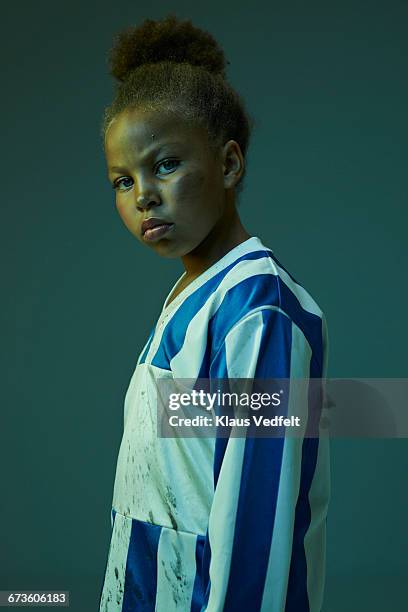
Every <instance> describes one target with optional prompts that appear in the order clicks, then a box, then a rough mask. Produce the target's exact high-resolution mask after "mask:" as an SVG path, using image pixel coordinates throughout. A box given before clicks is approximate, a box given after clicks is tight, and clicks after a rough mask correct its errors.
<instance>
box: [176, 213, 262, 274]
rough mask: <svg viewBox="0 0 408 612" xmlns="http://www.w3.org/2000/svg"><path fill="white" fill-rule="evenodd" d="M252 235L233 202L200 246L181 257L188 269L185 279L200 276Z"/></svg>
mask: <svg viewBox="0 0 408 612" xmlns="http://www.w3.org/2000/svg"><path fill="white" fill-rule="evenodd" d="M250 237H251V236H250V234H248V232H247V231H246V229H245V228H244V226H243V225H242V223H241V219H240V218H239V215H238V212H237V210H236V208H235V205H234V204H232V205H231V206H230V207H229V210H228V211H227V213H226V214H225V215H223V217H222V218H221V219H220V220H219V221H218V222H217V223H216V224H215V226H214V227H213V229H212V230H211V232H210V233H209V234H208V235H207V236H206V238H204V240H203V241H202V242H201V243H200V244H199V245H198V247H196V248H195V249H194V250H193V251H191V252H190V253H188V254H187V255H184V256H183V257H182V258H181V259H182V262H183V265H184V268H185V270H186V277H185V279H184V280H187V279H193V278H195V277H197V276H199V275H200V274H202V273H203V272H204V271H205V270H207V268H209V267H210V266H212V265H213V264H214V263H215V262H216V261H218V260H219V259H221V257H223V256H224V255H225V254H226V253H228V252H229V251H230V250H231V249H233V248H234V247H236V246H238V244H241V242H244V241H245V240H248V238H250Z"/></svg>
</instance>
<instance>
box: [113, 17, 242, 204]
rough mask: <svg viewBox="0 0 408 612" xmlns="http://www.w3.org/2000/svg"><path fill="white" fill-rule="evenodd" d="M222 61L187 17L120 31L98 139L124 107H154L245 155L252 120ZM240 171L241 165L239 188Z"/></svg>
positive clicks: (211, 42)
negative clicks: (112, 92) (111, 87)
mask: <svg viewBox="0 0 408 612" xmlns="http://www.w3.org/2000/svg"><path fill="white" fill-rule="evenodd" d="M226 63H229V62H226V60H225V56H224V52H223V50H222V49H221V48H220V46H219V45H218V43H217V41H216V40H215V39H214V38H213V36H212V35H211V34H210V33H209V32H206V31H204V30H201V29H199V28H197V27H195V26H193V25H192V23H191V20H186V21H180V20H178V19H177V18H176V17H175V16H174V15H168V16H167V17H166V18H165V19H162V20H160V21H153V20H151V19H146V20H145V21H144V22H143V23H142V24H141V25H140V26H138V27H135V26H130V27H128V28H126V29H124V30H122V31H121V32H119V33H118V34H116V36H115V39H114V45H113V47H112V48H111V49H110V51H109V53H108V64H109V69H110V74H111V75H112V76H113V77H114V78H115V79H116V80H117V81H118V83H117V89H116V95H115V97H114V100H113V102H112V103H111V104H110V105H109V106H107V107H106V108H105V111H104V116H103V122H102V128H101V135H102V138H103V139H105V134H106V131H107V129H108V127H109V124H110V122H111V121H112V119H113V118H114V117H115V116H116V115H118V114H119V113H120V112H122V111H123V110H125V109H128V108H141V109H143V110H147V111H156V110H157V111H160V112H162V113H163V112H164V113H166V112H168V113H171V114H173V115H177V116H179V117H182V118H183V119H184V120H186V121H191V122H194V123H196V124H198V125H201V126H203V127H204V128H205V129H206V131H207V133H208V137H209V143H210V146H211V147H214V150H215V149H217V148H218V147H220V146H222V145H223V144H224V143H225V142H227V141H228V140H229V139H233V140H235V141H236V142H237V143H238V144H239V146H240V148H241V151H242V154H243V156H244V158H245V156H246V153H247V150H248V144H249V139H250V133H251V130H252V127H253V124H254V121H253V119H252V118H251V117H250V116H249V115H248V113H247V112H246V110H245V107H244V104H243V101H242V99H241V98H240V96H239V95H238V93H237V92H236V91H235V90H234V89H233V88H232V87H231V86H230V85H229V83H228V82H227V80H226V74H225V67H226ZM244 175H245V169H244V172H243V174H242V176H241V179H240V181H239V184H238V185H237V186H236V189H237V191H238V192H240V191H241V190H242V187H243V178H244Z"/></svg>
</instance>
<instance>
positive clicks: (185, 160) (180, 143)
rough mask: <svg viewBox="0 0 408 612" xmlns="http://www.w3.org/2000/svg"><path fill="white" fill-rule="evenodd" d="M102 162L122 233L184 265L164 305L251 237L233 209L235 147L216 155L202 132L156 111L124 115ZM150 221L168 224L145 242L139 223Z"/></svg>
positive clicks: (238, 168) (238, 156)
mask: <svg viewBox="0 0 408 612" xmlns="http://www.w3.org/2000/svg"><path fill="white" fill-rule="evenodd" d="M160 147H161V148H160ZM105 156H106V162H107V168H108V178H109V181H110V182H111V183H112V184H113V186H114V187H115V194H116V208H117V210H118V212H119V215H120V216H121V218H122V221H123V222H124V224H125V225H126V227H127V228H128V229H129V231H130V232H131V233H132V234H133V235H134V236H135V237H136V238H137V239H138V240H139V241H140V242H142V243H143V244H145V245H147V246H150V247H151V248H152V249H153V250H155V251H156V252H157V253H158V254H159V255H162V256H164V257H180V258H181V260H182V262H183V265H184V268H185V270H186V274H185V276H184V277H183V279H182V281H181V282H180V283H178V285H177V287H176V288H175V291H174V292H173V294H172V296H171V297H170V299H169V300H168V302H167V304H169V303H170V301H172V299H174V298H175V297H176V295H178V293H180V291H182V290H183V289H184V288H185V287H186V286H187V285H188V284H189V283H190V282H191V281H192V280H194V278H196V277H197V276H199V275H200V274H202V273H203V272H204V271H205V270H206V269H207V268H209V267H210V266H211V265H212V264H214V263H215V262H216V261H218V260H219V259H220V258H221V257H223V256H224V255H225V254H226V253H227V252H228V251H230V250H231V249H232V248H234V247H235V246H237V245H238V244H240V243H241V242H244V241H245V240H247V239H248V238H250V234H248V232H247V231H246V230H245V228H244V227H243V225H242V223H241V220H240V218H239V214H238V211H237V209H236V197H235V186H236V184H237V183H238V181H239V179H240V177H241V176H242V173H243V170H244V159H243V155H242V152H241V149H240V146H239V144H238V143H237V142H236V141H234V140H228V142H226V143H225V144H224V145H223V146H220V147H218V148H217V149H216V150H214V148H211V147H210V143H209V140H208V135H207V132H206V130H205V129H204V128H202V127H201V126H198V125H193V124H191V123H188V122H186V121H185V120H183V119H180V118H177V117H175V116H169V115H166V114H163V113H159V112H147V111H142V110H140V109H131V110H129V109H127V110H125V111H123V112H122V113H120V114H119V115H117V116H116V117H115V118H114V119H113V120H112V122H111V123H110V125H109V127H108V129H107V131H106V135H105ZM151 217H155V218H159V219H160V220H162V221H163V222H165V223H169V224H172V225H171V227H170V226H169V229H168V231H167V233H165V234H164V235H163V236H162V237H159V238H155V239H151V240H150V241H149V240H147V238H146V236H147V234H148V232H146V233H145V234H143V228H142V222H143V221H144V220H146V219H148V218H151Z"/></svg>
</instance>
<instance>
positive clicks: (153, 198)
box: [136, 193, 160, 210]
mask: <svg viewBox="0 0 408 612" xmlns="http://www.w3.org/2000/svg"><path fill="white" fill-rule="evenodd" d="M136 202H137V208H138V209H139V210H144V209H145V208H148V207H150V206H155V205H157V204H160V198H159V197H158V195H157V194H155V195H154V194H151V193H149V194H147V193H141V194H140V195H139V196H138V197H137V200H136Z"/></svg>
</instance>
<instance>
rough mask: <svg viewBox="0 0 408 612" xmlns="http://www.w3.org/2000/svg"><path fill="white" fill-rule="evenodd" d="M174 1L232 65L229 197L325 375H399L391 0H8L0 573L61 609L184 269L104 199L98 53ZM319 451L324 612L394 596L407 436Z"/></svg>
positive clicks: (401, 562) (403, 48) (106, 80)
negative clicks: (236, 187) (323, 357)
mask: <svg viewBox="0 0 408 612" xmlns="http://www.w3.org/2000/svg"><path fill="white" fill-rule="evenodd" d="M170 11H173V12H175V13H176V14H177V15H178V16H179V17H183V18H191V19H192V20H193V23H194V24H195V25H197V26H199V27H202V28H204V29H208V30H209V31H210V32H211V33H212V34H213V35H214V36H215V37H216V38H217V39H218V40H219V42H220V43H221V45H222V46H223V48H224V50H225V53H226V56H227V59H228V60H229V61H230V62H231V64H230V67H229V77H230V80H231V82H232V84H233V85H234V86H235V87H236V88H237V90H238V91H239V92H240V93H241V94H242V96H243V98H244V100H245V101H246V104H247V108H248V110H249V112H250V113H251V115H252V116H253V117H254V118H255V121H256V127H255V130H254V133H253V138H252V143H251V146H250V152H249V156H248V160H247V161H248V174H247V179H246V188H245V190H244V192H243V194H242V196H241V204H240V214H241V216H242V219H243V223H244V225H245V226H246V228H247V229H248V231H249V232H250V233H251V234H252V235H257V236H259V237H260V238H261V239H262V240H263V242H264V243H265V244H266V245H267V246H269V247H270V248H272V249H273V251H274V252H275V254H276V255H277V256H278V258H279V259H280V260H281V262H282V263H283V264H284V266H285V267H286V268H288V269H289V270H290V272H291V273H292V274H293V275H294V276H295V278H297V279H298V280H299V282H301V283H302V284H303V285H304V286H305V287H306V288H307V290H308V291H309V292H310V293H311V294H312V295H313V296H314V298H315V299H316V301H317V302H318V303H319V304H320V306H321V307H322V308H323V310H324V312H325V313H326V316H327V320H328V324H329V332H330V367H329V376H332V377H362V378H363V377H366V378H370V377H382V378H386V377H405V376H407V358H406V347H407V324H406V310H407V307H406V304H407V288H406V285H407V283H406V277H407V273H406V270H407V263H408V262H407V239H406V234H407V220H408V219H407V203H408V202H407V157H408V155H407V149H408V146H407V142H408V139H407V136H408V133H407V132H408V130H407V108H408V92H407V78H406V75H407V54H408V45H407V36H406V31H407V18H408V4H407V3H406V2H398V1H396V0H392V1H391V2H386V1H385V0H383V1H380V2H376V3H371V2H363V1H362V0H355V1H353V2H352V1H350V0H347V1H344V0H343V1H342V2H340V1H339V0H336V1H335V2H323V1H320V2H314V1H312V2H307V3H305V2H300V1H292V2H286V3H281V2H275V1H272V2H251V3H249V4H248V3H245V5H244V3H241V4H239V3H232V2H226V1H225V2H223V3H220V2H215V1H214V0H211V1H207V2H205V3H199V4H198V6H193V4H192V3H191V2H181V1H175V2H173V3H172V4H171V6H170V5H169V4H168V3H165V2H156V3H149V6H148V7H144V6H143V5H142V4H141V3H136V2H120V1H119V2H116V3H114V2H109V3H108V2H105V1H104V0H100V1H99V2H98V3H90V2H88V3H83V2H79V1H78V0H71V1H70V2H69V3H68V2H59V3H52V2H50V1H44V2H39V3H29V2H19V3H13V4H9V6H8V8H7V9H6V11H5V12H4V14H3V23H2V29H3V32H2V36H1V40H2V43H3V52H2V58H3V65H4V71H3V82H2V85H3V88H2V89H3V91H2V103H3V111H2V129H1V137H2V147H1V150H2V158H3V159H2V170H3V172H2V177H3V178H2V212H3V223H2V227H1V232H2V235H1V238H2V240H1V244H2V248H3V254H2V263H3V273H2V284H3V294H2V299H3V308H2V312H3V319H2V323H3V335H2V339H3V342H2V343H3V346H4V353H3V362H2V372H3V374H4V379H3V387H2V391H3V393H2V434H3V436H2V437H3V441H2V447H1V448H2V466H3V476H2V481H3V497H2V499H3V503H2V505H1V539H2V542H3V545H2V548H1V553H0V554H1V564H0V565H1V569H0V589H3V590H5V589H20V590H22V589H64V590H70V591H71V608H70V609H71V610H72V611H74V612H91V611H93V610H95V611H96V610H97V604H98V598H99V592H100V588H101V585H102V578H103V572H104V568H105V562H106V557H107V552H108V546H109V537H110V504H111V498H112V489H113V480H114V473H115V466H116V457H117V452H118V449H119V444H120V439H121V432H122V425H123V399H124V394H125V392H126V389H127V385H128V382H129V379H130V376H131V374H132V372H133V369H134V366H135V363H136V359H137V356H138V354H139V351H140V350H141V348H142V345H143V344H144V342H145V340H146V337H147V333H148V332H149V330H150V328H151V326H152V324H153V323H154V321H155V319H156V317H157V316H158V314H159V311H160V309H161V306H162V303H163V300H164V298H165V296H166V295H167V293H168V291H169V290H170V287H171V286H172V285H173V283H174V282H175V280H176V278H177V277H178V276H179V275H180V274H181V272H182V267H181V263H180V262H179V261H175V260H165V259H161V258H159V257H158V256H157V255H155V254H154V253H153V252H151V251H150V250H148V249H147V248H144V247H143V246H141V245H140V244H139V243H138V242H137V241H136V239H135V238H133V237H132V236H131V234H130V233H129V232H128V231H127V230H126V228H125V227H124V226H123V225H122V222H121V221H120V218H119V217H118V215H117V213H116V211H115V208H114V197H113V191H112V189H111V187H110V186H109V184H108V182H107V179H106V172H105V162H104V158H103V151H102V148H101V142H100V138H99V125H100V120H101V115H102V111H103V107H104V106H105V105H106V104H108V103H109V102H110V100H111V96H112V81H111V80H110V77H109V76H108V74H107V70H106V65H105V56H106V52H107V50H108V48H109V47H110V46H111V42H112V37H113V34H114V33H115V32H117V31H118V30H120V29H121V28H123V27H125V26H127V25H129V24H132V23H140V22H141V21H142V20H143V19H145V18H160V17H164V16H165V15H166V14H167V13H168V12H170ZM404 278H405V281H404ZM331 460H332V500H331V505H330V511H329V518H328V541H327V582H326V594H325V606H324V610H323V612H340V611H341V612H344V610H348V611H350V612H354V611H356V612H357V611H358V612H366V611H367V612H368V611H370V612H376V611H380V610H390V612H399V611H402V610H405V609H406V605H407V586H406V585H407V578H408V576H407V560H406V555H407V527H406V507H407V488H406V473H407V441H406V440H405V439H400V440H347V439H341V440H340V439H337V440H333V441H332V459H331Z"/></svg>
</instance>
